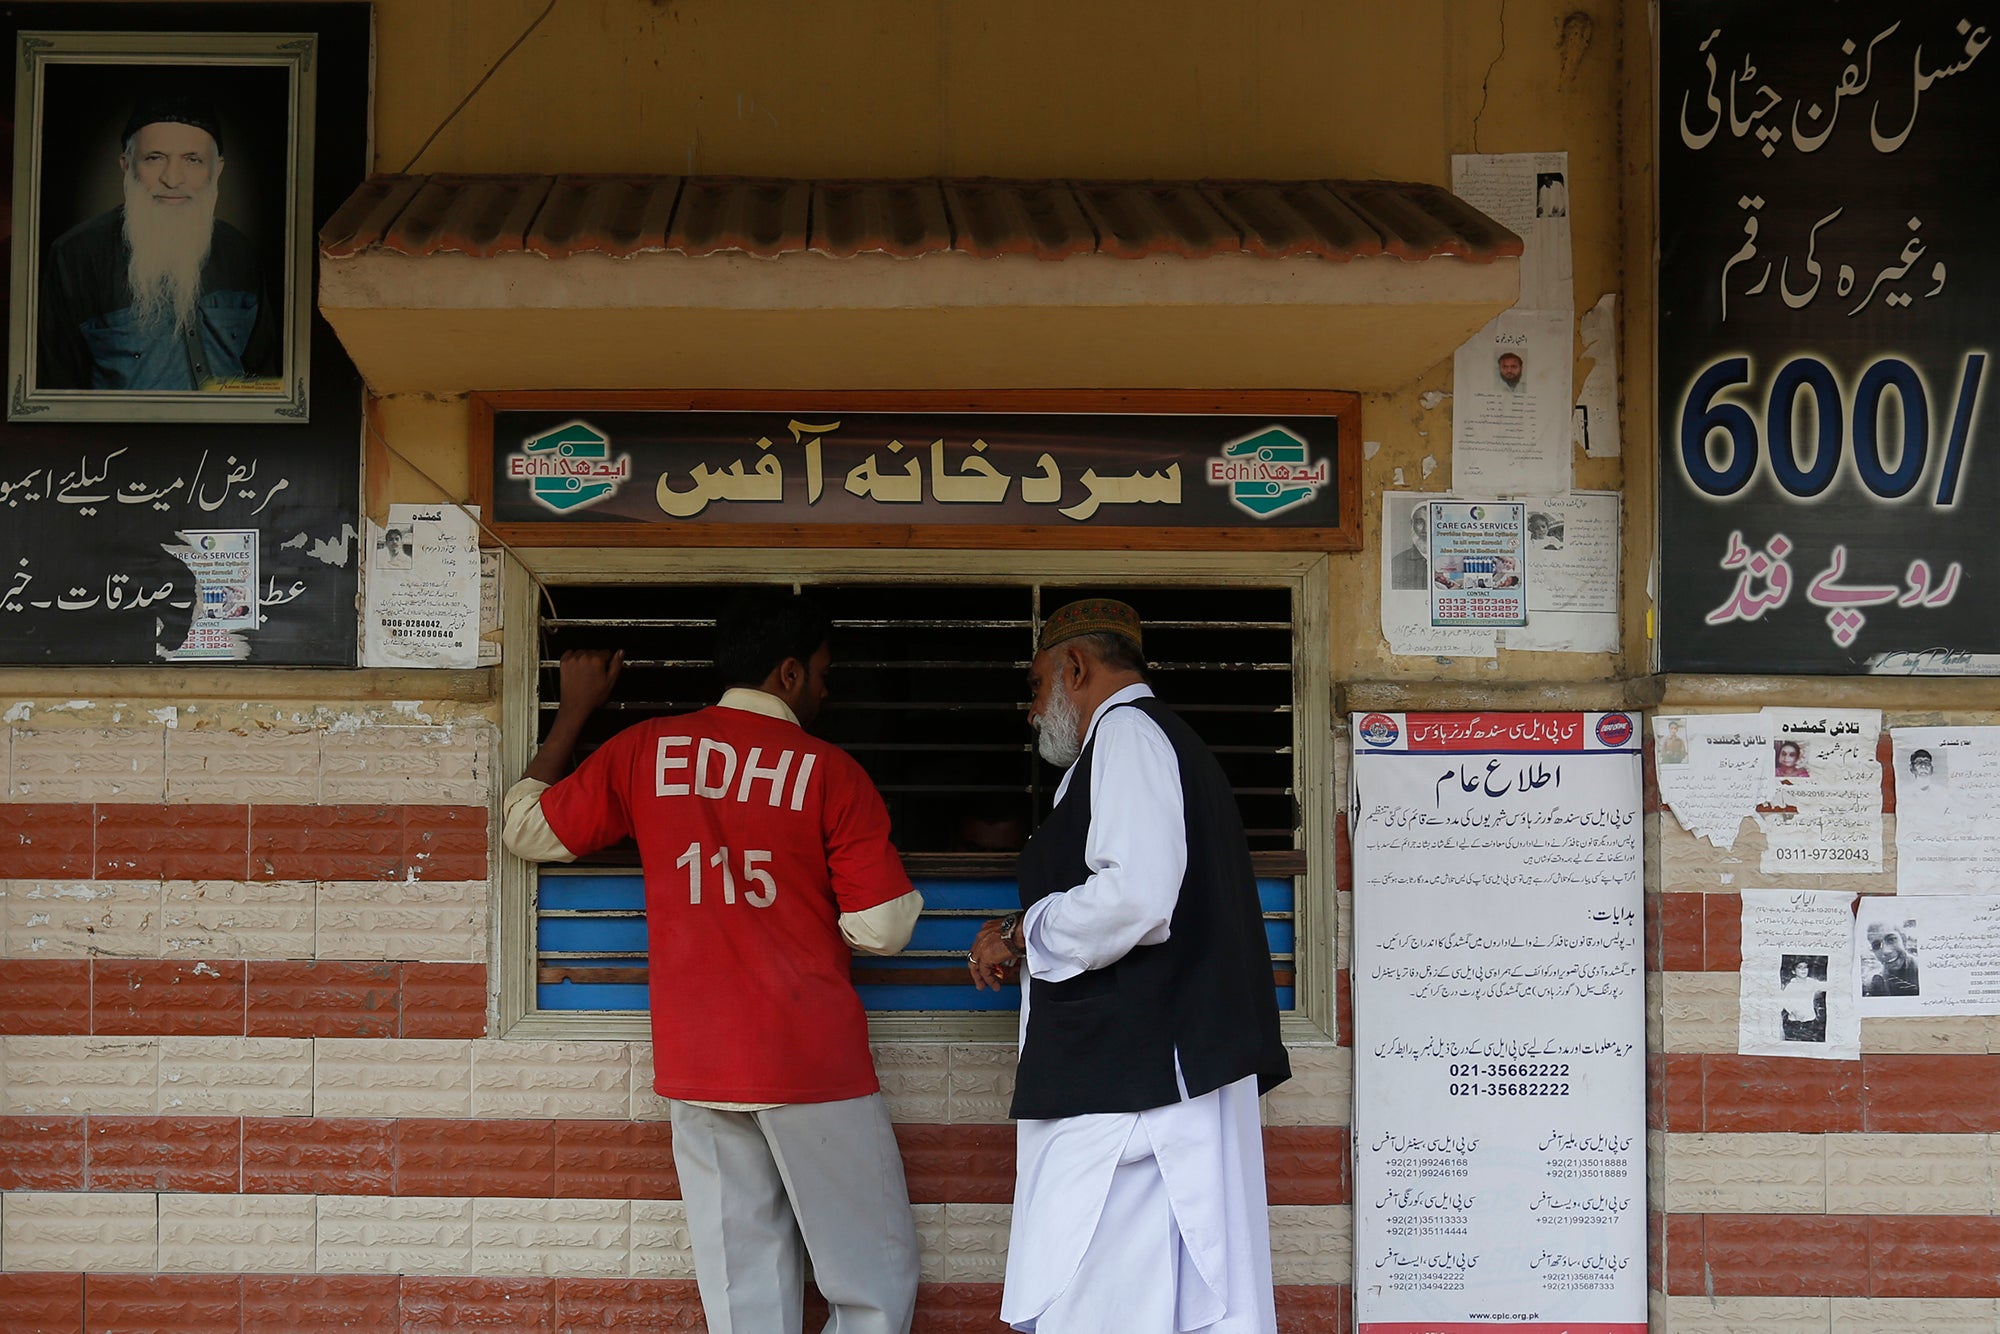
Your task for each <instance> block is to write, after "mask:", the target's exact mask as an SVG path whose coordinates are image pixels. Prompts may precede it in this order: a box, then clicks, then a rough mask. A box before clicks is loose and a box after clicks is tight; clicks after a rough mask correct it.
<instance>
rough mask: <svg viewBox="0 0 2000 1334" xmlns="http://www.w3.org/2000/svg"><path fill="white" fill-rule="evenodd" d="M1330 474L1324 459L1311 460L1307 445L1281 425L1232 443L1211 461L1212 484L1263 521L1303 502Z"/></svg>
mask: <svg viewBox="0 0 2000 1334" xmlns="http://www.w3.org/2000/svg"><path fill="white" fill-rule="evenodd" d="M1331 475H1332V470H1331V469H1330V468H1328V466H1327V461H1326V460H1325V459H1321V460H1320V461H1319V462H1318V463H1309V462H1307V460H1306V442H1305V441H1304V440H1302V439H1301V438H1299V437H1298V436H1297V435H1294V434H1293V433H1292V432H1290V431H1288V430H1286V429H1285V428H1284V427H1282V426H1267V427H1265V428H1264V429H1263V430H1261V431H1258V432H1256V433H1255V434H1253V435H1246V436H1244V437H1243V438H1242V439H1240V440H1232V441H1230V442H1229V443H1228V444H1226V445H1224V446H1223V447H1222V454H1221V456H1220V457H1217V458H1213V459H1210V460H1209V463H1208V481H1209V485H1211V486H1226V487H1228V488H1229V503H1230V504H1232V505H1234V506H1236V508H1238V509H1240V510H1242V511H1243V512H1245V513H1246V514H1249V515H1252V516H1253V517H1255V518H1259V519H1268V518H1270V517H1271V516H1272V515H1273V514H1279V513H1282V512H1284V511H1285V510H1288V509H1291V508H1293V507H1294V506H1296V505H1303V504H1305V503H1306V502H1307V501H1309V500H1311V499H1312V498H1313V497H1314V496H1315V495H1317V494H1318V493H1319V489H1320V488H1321V487H1323V486H1325V485H1326V484H1327V482H1328V481H1329V480H1331Z"/></svg>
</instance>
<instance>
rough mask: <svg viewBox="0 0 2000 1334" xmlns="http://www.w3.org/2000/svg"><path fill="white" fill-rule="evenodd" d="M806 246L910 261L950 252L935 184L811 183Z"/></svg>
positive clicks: (825, 251) (947, 225)
mask: <svg viewBox="0 0 2000 1334" xmlns="http://www.w3.org/2000/svg"><path fill="white" fill-rule="evenodd" d="M812 248H813V249H814V250H817V251H819V252H820V253H821V254H823V255H832V256H835V257H836V258H839V259H848V258H851V257H853V256H855V255H860V254H883V255H895V256H897V257H899V258H903V259H911V258H914V257H916V256H918V255H928V254H930V253H931V252H932V251H935V250H949V249H951V222H950V221H949V219H947V218H946V216H945V211H944V193H943V191H941V190H940V189H939V188H938V183H937V182H936V181H925V180H916V181H815V182H814V183H813V190H812Z"/></svg>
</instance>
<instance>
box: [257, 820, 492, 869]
mask: <svg viewBox="0 0 2000 1334" xmlns="http://www.w3.org/2000/svg"><path fill="white" fill-rule="evenodd" d="M249 809H250V872H249V878H250V879H252V880H399V879H401V878H402V874H403V809H404V808H403V807H401V806H276V805H274V806H252V807H250V808H249ZM482 878H483V873H482Z"/></svg>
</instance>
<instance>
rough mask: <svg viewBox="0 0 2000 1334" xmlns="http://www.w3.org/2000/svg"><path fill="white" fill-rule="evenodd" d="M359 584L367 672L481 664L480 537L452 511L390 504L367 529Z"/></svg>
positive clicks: (465, 516)
mask: <svg viewBox="0 0 2000 1334" xmlns="http://www.w3.org/2000/svg"><path fill="white" fill-rule="evenodd" d="M368 537H369V540H368V547H367V554H366V560H365V562H364V564H363V566H362V579H363V585H362V587H363V598H364V606H363V614H362V624H363V639H362V658H361V663H362V666H364V667H474V666H477V665H478V662H479V533H478V528H477V525H475V524H474V522H473V519H472V516H471V515H470V514H468V513H466V511H465V510H463V509H461V508H460V507H459V506H457V505H452V504H440V505H391V506H390V507H389V517H388V521H387V522H385V523H384V524H383V525H382V526H381V527H380V528H376V527H375V526H374V525H373V524H370V525H369V534H368Z"/></svg>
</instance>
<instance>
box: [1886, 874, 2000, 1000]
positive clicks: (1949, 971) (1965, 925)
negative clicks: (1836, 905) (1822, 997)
mask: <svg viewBox="0 0 2000 1334" xmlns="http://www.w3.org/2000/svg"><path fill="white" fill-rule="evenodd" d="M1854 973H1855V977H1856V978H1857V979H1858V981H1859V983H1860V985H1859V991H1860V995H1859V997H1858V1001H1859V1004H1860V1009H1861V1017H1862V1018H1864V1019H1875V1018H1883V1017H1888V1016H1893V1015H1936V1014H2000V898H1994V897H1993V896H1992V895H1989V894H1925V895H1921V896H1904V895H1895V896H1877V895H1872V894H1871V895H1863V896H1862V898H1861V908H1860V911H1859V912H1857V913H1856V914H1855V916H1854Z"/></svg>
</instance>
